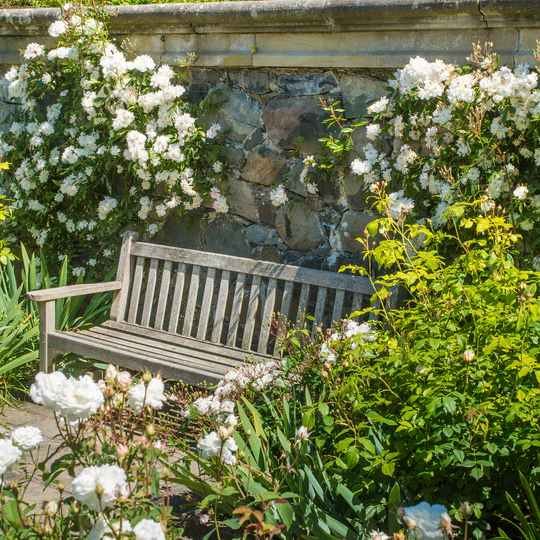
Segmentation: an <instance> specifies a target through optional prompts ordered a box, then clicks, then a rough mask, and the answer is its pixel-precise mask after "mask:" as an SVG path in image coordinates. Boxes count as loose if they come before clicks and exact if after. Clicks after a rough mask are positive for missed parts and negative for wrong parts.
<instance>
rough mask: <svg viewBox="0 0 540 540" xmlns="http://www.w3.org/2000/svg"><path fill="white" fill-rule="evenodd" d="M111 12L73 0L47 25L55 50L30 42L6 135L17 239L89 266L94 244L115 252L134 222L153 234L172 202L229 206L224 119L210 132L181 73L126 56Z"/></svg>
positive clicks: (1, 148) (17, 70) (15, 76)
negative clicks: (111, 27)
mask: <svg viewBox="0 0 540 540" xmlns="http://www.w3.org/2000/svg"><path fill="white" fill-rule="evenodd" d="M107 19H108V15H107V13H106V12H105V11H104V10H103V9H87V8H82V7H80V8H74V7H73V6H71V5H69V4H66V6H64V8H63V10H62V18H61V20H59V21H56V22H54V23H53V24H52V25H51V27H50V29H49V34H50V35H51V36H53V37H55V38H58V39H59V41H58V44H57V46H55V47H53V48H51V49H47V48H45V47H43V46H42V45H39V44H36V43H32V44H30V45H28V47H27V48H26V49H25V50H24V52H23V63H22V64H21V65H20V66H19V67H16V66H14V67H12V68H11V69H10V70H9V71H8V73H7V74H6V78H7V80H8V82H9V88H8V89H9V94H10V97H11V99H13V100H16V101H18V102H19V103H20V106H19V107H18V108H17V111H16V113H15V120H14V121H13V122H12V123H11V125H10V129H9V132H8V133H6V134H3V135H2V137H1V138H0V156H3V157H4V158H8V159H9V160H10V161H11V162H12V164H13V165H12V168H11V170H10V171H7V172H4V182H5V183H6V184H7V186H8V191H9V194H10V195H11V196H12V197H13V199H14V201H15V202H14V207H15V214H14V218H15V219H13V220H12V221H11V222H10V223H11V226H12V228H13V229H14V231H15V232H16V233H17V237H18V238H19V239H26V237H27V236H28V234H30V235H31V237H32V239H33V241H34V242H35V243H36V244H37V245H38V246H43V245H44V244H45V243H49V244H52V245H54V246H55V248H56V250H57V251H58V253H59V254H61V256H62V257H63V256H64V255H65V254H75V255H78V256H81V255H84V256H86V257H87V258H88V259H89V260H88V261H86V264H87V265H92V264H96V262H97V260H98V259H97V258H96V257H95V254H96V253H97V252H100V253H103V252H104V253H105V256H106V257H107V256H111V255H112V250H113V248H114V245H115V243H116V240H117V236H118V233H119V231H120V230H121V229H122V228H123V227H125V226H126V225H128V224H129V225H131V226H134V227H136V228H138V229H141V230H142V231H143V232H146V233H147V234H148V235H153V234H155V233H156V232H157V231H158V230H159V228H160V227H161V224H162V223H163V220H164V219H165V217H166V216H167V215H168V214H169V212H171V211H172V210H173V209H176V210H177V211H188V210H191V209H194V208H198V207H200V206H201V204H202V203H203V199H204V198H205V197H206V196H209V197H210V200H211V204H210V206H213V208H214V209H215V211H217V212H226V211H227V210H228V205H227V202H226V200H225V198H224V197H223V195H222V194H221V192H220V191H219V189H218V188H217V187H216V183H218V182H219V180H220V178H221V176H222V174H223V165H222V163H221V162H220V161H218V160H217V154H218V152H219V146H218V145H217V144H215V143H216V141H217V139H216V137H217V135H218V132H219V131H220V126H219V125H218V124H214V125H212V126H211V127H210V128H208V129H204V128H203V126H202V124H201V123H199V122H197V120H196V115H197V114H201V113H202V110H201V109H200V108H197V107H195V106H193V105H191V104H190V103H188V102H187V101H185V100H184V98H183V94H184V92H185V88H184V87H183V86H182V85H181V84H179V78H180V76H179V74H178V73H176V72H175V71H174V70H173V69H172V68H171V67H170V66H167V65H162V66H160V67H158V66H156V64H155V62H154V60H153V59H152V58H151V57H149V56H146V55H143V56H134V55H128V54H127V53H125V52H123V51H122V50H121V48H119V47H118V46H117V45H116V44H115V42H114V41H113V40H112V39H111V37H110V36H109V34H108V30H107ZM130 56H131V57H132V59H131V60H129V59H128V58H129V57H130Z"/></svg>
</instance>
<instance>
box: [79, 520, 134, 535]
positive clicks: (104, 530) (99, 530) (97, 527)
mask: <svg viewBox="0 0 540 540" xmlns="http://www.w3.org/2000/svg"><path fill="white" fill-rule="evenodd" d="M131 531H133V529H132V528H131V523H130V522H129V521H127V520H125V519H124V520H123V521H122V531H121V532H122V533H127V532H131ZM119 533H120V521H117V522H116V523H113V524H112V527H111V526H110V525H109V524H108V523H107V522H106V521H105V520H104V519H98V520H97V521H96V522H95V523H94V525H93V527H92V529H91V530H90V532H89V533H88V539H87V540H114V539H115V538H118V536H119Z"/></svg>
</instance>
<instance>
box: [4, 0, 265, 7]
mask: <svg viewBox="0 0 540 540" xmlns="http://www.w3.org/2000/svg"><path fill="white" fill-rule="evenodd" d="M226 1H232V2H245V1H247V0H157V1H153V0H105V1H100V2H90V1H88V2H82V4H83V5H85V4H86V5H91V6H94V5H96V3H97V4H99V5H102V6H122V5H139V4H195V3H208V2H226ZM262 1H264V0H262ZM64 4H65V2H64V1H63V0H1V1H0V8H4V9H5V8H19V7H33V8H59V7H62V6H63V5H64Z"/></svg>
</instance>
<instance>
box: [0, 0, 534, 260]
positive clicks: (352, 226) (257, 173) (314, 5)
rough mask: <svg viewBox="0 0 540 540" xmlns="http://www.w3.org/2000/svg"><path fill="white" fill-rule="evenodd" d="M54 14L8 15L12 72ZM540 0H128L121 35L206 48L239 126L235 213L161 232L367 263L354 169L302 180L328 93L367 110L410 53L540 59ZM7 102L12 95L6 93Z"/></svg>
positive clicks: (224, 121) (159, 56)
mask: <svg viewBox="0 0 540 540" xmlns="http://www.w3.org/2000/svg"><path fill="white" fill-rule="evenodd" d="M57 17H58V12H57V10H54V9H42V10H37V9H29V10H3V11H2V12H1V13H0V64H1V65H0V69H2V71H6V70H7V68H8V67H9V65H10V64H11V63H15V62H18V61H19V59H18V55H17V49H19V48H22V47H24V46H25V44H26V43H28V42H31V41H39V42H42V43H46V44H50V43H51V40H50V38H48V37H47V36H46V28H47V26H48V25H49V24H50V23H51V22H52V21H53V20H55V19H56V18H57ZM539 25H540V0H527V1H524V0H517V1H514V0H414V1H413V0H269V1H264V2H263V1H259V2H235V3H219V4H171V5H156V6H128V7H122V8H120V9H119V14H118V16H117V17H115V18H114V19H113V22H112V31H113V32H114V33H115V34H116V35H118V37H119V38H121V39H122V38H129V40H130V42H131V43H132V44H133V45H134V46H135V48H136V49H137V50H138V52H139V53H141V54H142V53H145V54H151V55H152V56H153V57H154V58H155V59H156V60H158V61H162V62H169V63H174V62H175V61H176V60H178V59H184V58H186V57H187V55H188V53H190V52H195V53H196V54H197V55H198V57H199V59H198V61H197V63H196V64H195V66H196V67H195V68H193V69H192V70H191V72H190V75H189V78H188V81H187V82H188V84H187V86H188V95H189V99H192V100H195V101H197V100H200V99H202V98H203V97H206V96H207V95H208V94H211V95H212V96H215V99H219V100H220V101H221V100H222V101H223V104H222V105H221V107H220V109H219V111H218V112H217V113H215V116H214V118H212V120H213V121H218V122H219V123H220V124H221V125H222V126H223V127H224V128H225V129H227V130H228V141H229V142H228V147H227V151H226V155H225V156H224V159H226V160H227V161H228V162H229V164H230V165H231V168H232V171H231V174H230V177H229V180H228V186H227V187H228V192H229V202H230V207H231V212H230V213H229V214H228V215H225V216H223V215H216V214H215V213H213V212H210V211H208V210H203V211H201V212H199V213H191V214H189V215H187V216H184V217H181V218H180V217H177V216H170V217H169V218H168V220H167V222H166V224H165V226H164V228H163V229H162V230H161V231H160V232H159V233H158V235H157V236H156V237H155V241H156V242H159V243H165V244H169V245H175V246H180V247H190V248H197V249H202V250H208V251H214V252H220V253H228V254H233V255H239V256H244V257H252V258H257V259H264V260H269V261H276V262H287V263H292V264H301V265H308V266H314V267H322V268H327V269H336V268H338V267H339V266H340V265H341V264H343V263H344V262H347V261H348V260H350V259H359V258H360V257H361V254H360V244H359V243H358V242H356V241H355V237H357V236H359V235H361V234H362V231H363V230H364V227H365V225H366V224H367V223H368V222H369V221H370V220H372V219H373V218H374V215H373V214H372V213H371V212H370V210H369V204H367V203H366V201H365V198H364V196H363V193H362V189H361V186H360V184H359V183H358V182H357V181H356V180H355V179H354V178H353V177H351V176H347V175H346V176H344V177H339V178H334V179H333V180H331V181H322V180H320V181H319V183H318V186H319V195H318V196H312V195H310V194H309V193H307V192H306V190H305V188H304V186H303V184H302V183H301V182H300V180H299V176H300V173H301V171H302V169H303V163H302V161H303V158H304V157H305V156H306V155H310V154H314V153H317V152H319V151H320V146H319V144H318V139H319V138H320V137H322V136H324V135H325V133H326V128H325V127H324V126H323V124H322V122H323V120H324V118H325V112H324V111H323V110H322V108H321V100H339V101H341V102H342V104H343V108H344V109H345V113H344V114H345V116H346V117H347V118H362V117H363V116H364V115H365V114H366V109H367V106H368V104H369V103H370V102H371V101H372V100H374V99H376V98H377V97H379V96H380V95H381V94H383V93H384V82H385V81H386V80H387V78H388V76H389V75H390V74H391V73H392V72H393V70H394V69H396V68H397V67H399V66H401V65H402V64H403V63H405V62H407V60H408V59H409V57H411V56H416V55H422V56H425V57H426V58H428V59H434V58H443V59H445V60H446V61H453V62H460V63H464V62H465V61H466V57H467V56H468V54H469V53H470V50H471V44H472V43H473V42H476V41H491V42H493V43H494V45H495V50H496V51H497V52H498V53H499V54H500V55H501V61H502V62H503V63H506V64H509V65H516V64H518V63H522V62H524V61H529V62H530V63H532V61H533V55H532V50H533V49H534V48H535V47H536V39H537V38H538V37H540V29H539V28H537V27H538V26H539ZM3 101H4V103H3V104H2V107H3V108H4V109H5V108H6V107H9V106H11V105H10V104H8V103H6V102H5V101H6V99H5V95H4V96H3ZM279 182H284V183H286V184H287V186H288V188H289V189H290V190H291V191H292V192H293V193H294V200H293V204H291V205H285V206H283V207H280V208H278V209H276V208H275V207H273V206H272V204H271V202H270V197H269V194H270V190H271V186H272V185H274V184H276V183H279Z"/></svg>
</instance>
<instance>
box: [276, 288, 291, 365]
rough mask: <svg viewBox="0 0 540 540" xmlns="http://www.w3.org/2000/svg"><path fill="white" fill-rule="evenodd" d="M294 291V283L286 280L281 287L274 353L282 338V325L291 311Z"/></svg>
mask: <svg viewBox="0 0 540 540" xmlns="http://www.w3.org/2000/svg"><path fill="white" fill-rule="evenodd" d="M293 292H294V283H292V282H291V281H287V282H286V283H285V287H284V288H283V297H282V298H281V307H280V308H279V320H278V333H277V336H276V343H275V345H274V354H275V355H277V353H278V350H279V340H280V339H283V331H282V328H281V327H282V325H283V324H284V323H285V320H286V319H288V318H289V313H290V311H291V303H292V297H293Z"/></svg>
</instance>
